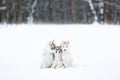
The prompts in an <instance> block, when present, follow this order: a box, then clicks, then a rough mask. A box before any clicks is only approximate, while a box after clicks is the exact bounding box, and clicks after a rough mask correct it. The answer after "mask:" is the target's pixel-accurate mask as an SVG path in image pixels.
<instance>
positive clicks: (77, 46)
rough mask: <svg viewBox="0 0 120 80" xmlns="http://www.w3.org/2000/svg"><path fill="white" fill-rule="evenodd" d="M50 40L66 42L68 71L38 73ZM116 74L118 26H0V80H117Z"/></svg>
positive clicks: (119, 52) (119, 67)
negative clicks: (44, 50) (69, 52)
mask: <svg viewBox="0 0 120 80" xmlns="http://www.w3.org/2000/svg"><path fill="white" fill-rule="evenodd" d="M50 40H56V43H57V44H59V43H60V42H61V40H70V44H71V45H70V48H71V49H70V50H71V54H72V57H73V60H74V65H73V67H72V68H67V69H40V63H41V60H42V52H43V49H44V47H45V46H46V44H47V42H48V41H50ZM119 74H120V27H119V25H116V26H113V25H98V24H94V25H55V24H54V25H51V24H48V25H47V24H46V25H45V24H42V25H24V24H21V25H0V80H56V79H57V80H120V76H119Z"/></svg>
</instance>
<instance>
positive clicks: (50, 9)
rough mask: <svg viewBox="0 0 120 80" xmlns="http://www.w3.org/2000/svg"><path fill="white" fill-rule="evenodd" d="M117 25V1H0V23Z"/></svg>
mask: <svg viewBox="0 0 120 80" xmlns="http://www.w3.org/2000/svg"><path fill="white" fill-rule="evenodd" d="M94 22H97V23H100V24H105V23H107V24H120V1H119V0H0V23H83V24H92V23H94Z"/></svg>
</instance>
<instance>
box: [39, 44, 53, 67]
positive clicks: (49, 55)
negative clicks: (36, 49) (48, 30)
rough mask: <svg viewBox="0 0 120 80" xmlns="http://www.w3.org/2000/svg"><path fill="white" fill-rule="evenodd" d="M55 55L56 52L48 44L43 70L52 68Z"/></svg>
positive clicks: (42, 65)
mask: <svg viewBox="0 0 120 80" xmlns="http://www.w3.org/2000/svg"><path fill="white" fill-rule="evenodd" d="M53 53H54V50H51V49H50V46H49V44H47V46H46V47H45V50H44V53H43V61H42V64H41V68H50V67H51V65H52V64H53Z"/></svg>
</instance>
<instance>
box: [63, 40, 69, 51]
mask: <svg viewBox="0 0 120 80" xmlns="http://www.w3.org/2000/svg"><path fill="white" fill-rule="evenodd" d="M61 48H62V51H63V52H67V51H68V50H69V41H62V44H61Z"/></svg>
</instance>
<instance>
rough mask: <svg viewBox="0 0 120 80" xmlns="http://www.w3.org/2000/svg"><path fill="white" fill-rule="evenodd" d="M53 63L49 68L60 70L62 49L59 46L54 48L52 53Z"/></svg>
mask: <svg viewBox="0 0 120 80" xmlns="http://www.w3.org/2000/svg"><path fill="white" fill-rule="evenodd" d="M54 56H55V58H54V62H53V65H52V66H51V68H56V69H58V68H62V67H63V63H62V49H61V46H56V50H55V53H54Z"/></svg>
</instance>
